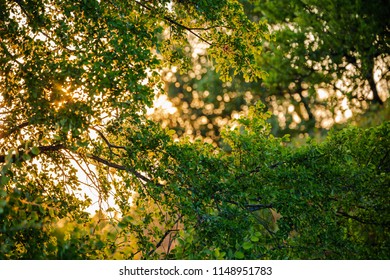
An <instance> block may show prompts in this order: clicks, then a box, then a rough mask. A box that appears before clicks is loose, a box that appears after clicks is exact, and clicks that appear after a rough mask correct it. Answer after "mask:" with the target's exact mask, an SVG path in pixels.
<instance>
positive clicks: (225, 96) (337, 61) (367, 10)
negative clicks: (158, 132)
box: [157, 0, 390, 141]
mask: <svg viewBox="0 0 390 280" xmlns="http://www.w3.org/2000/svg"><path fill="white" fill-rule="evenodd" d="M240 2H242V3H243V4H244V7H245V12H246V14H247V15H248V17H249V18H251V20H253V21H255V22H262V21H267V22H268V24H269V26H270V35H271V37H272V38H273V39H274V40H271V41H270V42H267V43H266V44H264V45H263V52H262V53H261V54H259V55H258V56H256V61H257V63H258V64H259V65H261V67H262V69H263V70H265V71H266V72H267V73H268V75H267V76H265V77H264V79H262V80H259V81H252V82H250V83H247V82H245V80H246V79H245V77H244V76H242V75H237V76H236V77H235V78H234V80H233V82H229V81H228V82H223V81H221V80H218V74H217V73H216V72H215V71H214V70H213V69H214V65H213V63H210V61H209V60H207V59H205V57H207V53H204V52H200V51H199V50H197V52H196V54H197V55H196V56H194V57H193V69H192V71H190V72H186V73H183V74H180V73H178V72H176V73H173V76H172V73H171V72H168V74H167V77H166V80H167V81H168V84H169V87H168V89H169V96H170V101H171V102H172V103H173V105H174V106H175V107H177V113H175V114H172V116H170V118H168V119H166V118H161V121H163V122H164V123H165V124H166V125H167V126H170V127H172V128H174V129H175V130H176V132H177V135H179V136H180V135H183V134H189V135H193V136H203V137H206V138H210V139H213V140H214V141H216V140H219V136H220V135H219V132H220V128H221V127H223V126H224V125H225V123H226V120H228V119H231V118H234V117H235V115H236V114H237V113H238V112H241V111H243V110H244V111H245V110H247V109H248V106H250V105H253V104H254V103H255V102H256V101H257V100H261V101H262V102H263V103H265V104H267V106H268V107H269V109H270V110H271V111H272V113H273V118H272V119H271V121H272V123H273V134H274V135H284V134H286V133H289V134H290V135H294V136H295V135H307V134H309V135H311V136H313V135H315V134H316V133H323V134H324V133H326V130H328V129H329V128H330V127H332V126H334V125H337V124H341V123H345V122H346V121H347V120H354V121H355V120H356V117H357V116H360V115H361V114H364V113H366V112H372V111H374V112H375V113H374V115H375V114H377V113H378V111H384V110H386V109H384V107H385V106H384V104H386V102H387V100H388V98H389V88H390V87H389V85H390V84H389V73H390V72H389V66H390V56H389V55H390V49H389V43H388V42H389V30H390V27H389V21H388V15H389V14H390V5H389V2H388V1H382V0H375V1H341V0H326V1H324V0H308V1H300V0H297V1H295V0H292V1H285V0H278V1H268V0H242V1H240ZM192 46H193V48H195V49H197V48H199V46H198V45H197V44H193V45H192ZM384 114H386V113H384ZM387 116H388V113H387ZM157 118H158V116H157ZM382 119H383V118H382Z"/></svg>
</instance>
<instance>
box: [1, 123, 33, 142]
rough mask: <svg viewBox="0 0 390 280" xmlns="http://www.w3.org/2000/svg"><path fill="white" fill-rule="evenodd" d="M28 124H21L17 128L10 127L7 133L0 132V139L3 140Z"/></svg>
mask: <svg viewBox="0 0 390 280" xmlns="http://www.w3.org/2000/svg"><path fill="white" fill-rule="evenodd" d="M29 124H30V123H29V122H24V123H21V124H19V125H17V126H14V127H12V128H11V129H9V130H8V131H5V132H3V133H2V132H0V139H4V138H7V137H8V136H10V135H12V134H13V133H14V132H16V131H18V130H20V129H22V128H24V127H26V126H28V125H29Z"/></svg>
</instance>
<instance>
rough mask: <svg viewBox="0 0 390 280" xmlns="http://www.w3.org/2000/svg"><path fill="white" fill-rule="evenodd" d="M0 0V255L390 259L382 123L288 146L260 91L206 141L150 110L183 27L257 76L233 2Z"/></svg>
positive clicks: (261, 30) (222, 62) (223, 68)
mask: <svg viewBox="0 0 390 280" xmlns="http://www.w3.org/2000/svg"><path fill="white" fill-rule="evenodd" d="M0 5H1V7H0V11H1V12H0V16H1V18H0V19H1V22H2V23H4V24H3V25H2V27H1V29H0V33H1V37H0V38H1V41H0V46H1V49H0V61H1V64H2V66H4V67H2V68H1V69H2V70H1V72H0V73H1V75H0V80H1V83H0V93H1V95H0V96H1V99H0V102H1V105H2V106H1V109H0V114H1V115H0V129H1V130H0V144H1V146H0V164H1V165H0V167H1V178H0V227H1V228H0V244H1V247H0V258H2V259H160V258H167V259H242V258H250V259H254V258H256V259H258V258H275V259H282V258H291V259H303V258H311V259H325V258H334V259H336V258H388V255H387V254H388V253H387V252H388V251H389V250H388V249H389V236H388V234H389V233H388V228H389V209H388V203H387V201H388V198H389V189H388V187H387V185H388V182H389V175H388V174H389V169H390V168H389V146H390V145H389V140H388V139H389V137H388V136H389V129H390V124H389V123H384V124H383V125H381V126H379V127H378V128H373V129H369V130H361V129H357V128H349V129H346V130H343V131H341V132H339V133H335V134H333V135H331V136H330V137H329V139H328V140H327V141H326V142H324V143H322V144H316V143H314V142H312V143H309V144H308V145H307V146H305V147H302V148H300V149H296V148H291V147H289V146H288V145H287V144H286V142H287V141H288V137H284V138H276V137H274V136H272V135H271V130H270V129H271V127H270V125H269V123H268V122H267V118H269V117H270V113H269V112H266V111H265V107H264V105H262V103H260V102H259V103H258V104H257V105H256V106H255V107H252V108H251V109H250V110H249V113H248V116H247V117H241V118H240V119H238V120H237V123H235V124H233V126H231V127H227V128H226V130H225V131H224V132H223V139H224V142H223V145H221V147H220V148H215V147H214V146H213V145H211V144H208V143H204V142H202V141H195V142H192V141H189V140H188V139H181V140H180V141H174V140H173V139H172V135H173V134H174V133H175V132H174V131H172V130H168V129H164V128H162V127H161V126H160V125H159V124H157V123H156V122H153V121H151V120H150V119H148V118H147V116H146V114H145V113H146V107H147V106H151V102H152V100H153V97H154V95H155V92H159V91H161V87H160V80H159V73H160V72H159V71H160V70H161V68H162V67H165V66H166V65H171V64H178V63H179V64H180V63H183V64H185V61H186V59H187V58H188V57H187V58H186V53H185V52H183V49H182V48H183V46H184V44H185V42H186V40H188V37H187V35H188V36H195V37H196V38H198V39H199V40H201V41H204V42H206V43H208V44H210V55H211V56H212V57H214V59H215V61H216V62H217V63H218V64H217V65H219V68H220V69H219V70H220V73H221V75H222V76H224V75H225V74H226V72H227V71H228V70H227V69H228V67H229V69H230V66H231V67H232V69H231V70H232V71H235V70H239V71H240V70H242V71H243V72H244V73H243V74H242V75H246V76H247V78H248V79H255V77H256V76H261V75H262V73H263V72H262V71H261V70H260V69H258V65H256V64H252V62H254V60H253V58H255V57H257V56H258V55H259V53H258V50H257V48H258V46H259V44H260V43H261V41H262V39H263V37H264V38H267V37H268V36H267V34H268V33H267V31H266V29H265V27H264V25H263V24H259V25H258V24H254V23H253V22H250V21H249V20H248V19H247V18H245V17H244V15H243V10H242V7H241V6H240V5H238V3H237V2H236V1H230V0H229V1H174V2H172V3H171V2H170V1H132V2H131V3H126V2H125V1H114V0H111V1H100V2H99V1H79V2H75V1H54V0H53V1H5V2H4V1H3V2H1V3H0ZM210 5H212V7H213V9H209V8H210ZM167 30H168V31H167ZM167 32H168V33H167ZM232 42H234V44H233V45H229V44H230V43H232ZM226 45H228V46H229V48H228V50H226V47H225V46H226ZM218 48H219V49H220V50H225V51H229V55H227V54H226V55H225V53H224V52H222V53H219V52H217V51H216V50H218ZM255 49H256V51H255ZM230 52H232V53H230ZM229 71H230V70H229ZM224 79H228V78H227V77H225V78H224ZM83 177H85V178H83ZM88 188H90V189H93V190H95V191H97V193H98V195H99V197H98V200H99V202H100V203H101V204H103V202H108V201H110V199H113V200H114V205H111V206H112V207H109V208H102V209H100V211H99V212H97V213H96V215H95V216H94V217H92V218H91V217H90V216H89V215H88V213H87V212H86V209H87V207H89V206H91V204H92V203H93V201H92V200H91V199H90V198H89V197H88V196H87V195H86V194H85V193H84V192H85V190H86V189H88Z"/></svg>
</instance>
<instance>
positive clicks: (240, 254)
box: [234, 251, 245, 260]
mask: <svg viewBox="0 0 390 280" xmlns="http://www.w3.org/2000/svg"><path fill="white" fill-rule="evenodd" d="M234 257H236V258H237V259H240V260H241V259H243V258H244V257H245V255H244V253H243V252H241V251H237V252H235V253H234Z"/></svg>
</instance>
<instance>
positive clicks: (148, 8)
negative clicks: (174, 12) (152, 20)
mask: <svg viewBox="0 0 390 280" xmlns="http://www.w3.org/2000/svg"><path fill="white" fill-rule="evenodd" d="M135 3H137V4H138V5H139V6H141V7H143V8H145V9H146V10H148V11H153V9H152V8H151V7H149V6H148V5H146V4H143V3H141V2H139V1H135ZM163 19H164V20H166V21H168V22H169V23H172V24H174V25H176V26H178V27H180V28H182V29H184V30H187V31H188V32H190V33H191V34H192V35H194V36H195V37H197V38H198V39H200V40H202V41H203V42H205V43H207V44H208V45H210V46H211V45H212V43H210V42H209V41H207V40H206V39H205V38H203V37H202V36H200V35H199V34H197V33H196V32H194V30H195V29H191V28H190V27H188V26H185V25H183V24H181V23H179V22H177V21H176V20H174V19H172V18H170V17H168V16H165V15H164V16H163ZM196 29H197V30H200V28H196ZM204 30H206V29H204Z"/></svg>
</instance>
